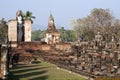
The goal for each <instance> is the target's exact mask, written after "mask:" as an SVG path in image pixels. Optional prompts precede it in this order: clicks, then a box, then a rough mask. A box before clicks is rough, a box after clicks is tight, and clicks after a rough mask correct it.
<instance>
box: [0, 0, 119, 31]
mask: <svg viewBox="0 0 120 80" xmlns="http://www.w3.org/2000/svg"><path fill="white" fill-rule="evenodd" d="M94 8H103V9H110V11H111V13H112V15H113V16H115V17H116V18H118V19H120V0H1V2H0V19H2V18H5V20H7V21H8V20H10V19H15V17H16V12H17V11H18V10H22V11H23V13H25V12H26V11H30V12H32V13H33V16H35V17H36V19H34V24H33V25H37V27H38V29H43V27H44V28H47V25H48V18H49V16H50V14H52V15H53V17H54V20H55V25H56V27H57V28H60V26H61V27H64V28H65V29H71V26H70V21H71V20H73V19H78V18H84V17H86V16H87V15H89V14H90V11H91V10H93V9H94Z"/></svg>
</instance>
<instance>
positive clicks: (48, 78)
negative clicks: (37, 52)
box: [10, 62, 85, 80]
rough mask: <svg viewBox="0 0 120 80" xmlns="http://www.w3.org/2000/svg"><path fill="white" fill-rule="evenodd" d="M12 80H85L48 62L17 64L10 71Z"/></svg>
mask: <svg viewBox="0 0 120 80" xmlns="http://www.w3.org/2000/svg"><path fill="white" fill-rule="evenodd" d="M10 73H11V74H10V80H85V79H84V78H82V77H80V76H78V75H76V74H74V73H69V72H68V71H65V70H61V69H57V66H56V65H53V64H49V63H46V62H40V63H38V64H26V65H25V64H17V65H15V66H14V67H13V68H11V69H10Z"/></svg>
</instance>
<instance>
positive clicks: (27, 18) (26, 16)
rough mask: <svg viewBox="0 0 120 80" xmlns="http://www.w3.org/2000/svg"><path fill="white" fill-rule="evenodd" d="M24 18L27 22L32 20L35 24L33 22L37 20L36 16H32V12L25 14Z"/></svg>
mask: <svg viewBox="0 0 120 80" xmlns="http://www.w3.org/2000/svg"><path fill="white" fill-rule="evenodd" d="M24 17H25V20H31V21H32V23H33V20H32V19H35V16H32V12H30V11H27V12H26V13H25V14H24Z"/></svg>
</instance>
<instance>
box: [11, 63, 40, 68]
mask: <svg viewBox="0 0 120 80" xmlns="http://www.w3.org/2000/svg"><path fill="white" fill-rule="evenodd" d="M36 66H40V65H38V64H34V65H27V64H17V65H14V66H13V67H12V69H18V68H25V67H27V68H29V67H36Z"/></svg>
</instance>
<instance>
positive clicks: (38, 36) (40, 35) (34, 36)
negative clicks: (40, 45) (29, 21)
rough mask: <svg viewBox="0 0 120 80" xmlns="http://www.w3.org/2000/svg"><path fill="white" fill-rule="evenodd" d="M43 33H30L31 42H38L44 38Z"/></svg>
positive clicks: (37, 31)
mask: <svg viewBox="0 0 120 80" xmlns="http://www.w3.org/2000/svg"><path fill="white" fill-rule="evenodd" d="M44 32H45V31H41V30H35V31H32V41H40V40H41V39H42V38H43V37H44Z"/></svg>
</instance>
